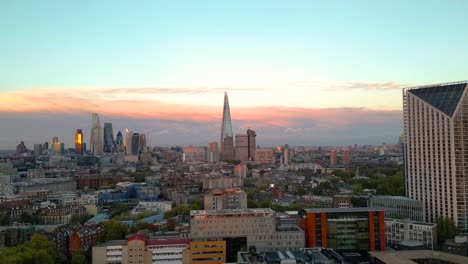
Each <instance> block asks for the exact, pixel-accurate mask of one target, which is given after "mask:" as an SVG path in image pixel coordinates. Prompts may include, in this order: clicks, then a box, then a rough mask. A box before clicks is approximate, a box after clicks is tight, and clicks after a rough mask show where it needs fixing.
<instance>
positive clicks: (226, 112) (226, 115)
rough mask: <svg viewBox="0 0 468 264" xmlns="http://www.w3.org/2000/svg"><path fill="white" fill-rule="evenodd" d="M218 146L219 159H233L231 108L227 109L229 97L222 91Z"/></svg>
mask: <svg viewBox="0 0 468 264" xmlns="http://www.w3.org/2000/svg"><path fill="white" fill-rule="evenodd" d="M220 146H221V147H220V153H221V160H234V158H235V155H234V151H235V150H234V135H233V133H232V123H231V110H230V109H229V99H228V95H227V93H224V105H223V120H222V123H221V144H220Z"/></svg>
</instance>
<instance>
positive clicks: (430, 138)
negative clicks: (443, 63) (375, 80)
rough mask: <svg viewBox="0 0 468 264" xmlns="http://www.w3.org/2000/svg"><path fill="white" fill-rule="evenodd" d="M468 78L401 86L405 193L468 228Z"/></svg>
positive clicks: (431, 215)
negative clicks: (461, 80)
mask: <svg viewBox="0 0 468 264" xmlns="http://www.w3.org/2000/svg"><path fill="white" fill-rule="evenodd" d="M467 84H468V82H467V81H465V82H457V83H446V84H436V85H427V86H421V87H412V88H405V89H403V113H404V142H403V143H404V144H403V146H404V160H405V181H406V195H407V196H408V197H409V198H412V199H416V200H419V201H422V202H423V206H424V209H425V215H424V217H425V219H424V220H425V221H427V222H432V223H434V222H436V221H437V217H439V216H448V217H450V218H451V219H452V220H453V221H454V222H455V224H456V225H457V226H458V227H459V228H460V229H461V230H462V231H464V232H467V231H468V95H467V91H468V89H467Z"/></svg>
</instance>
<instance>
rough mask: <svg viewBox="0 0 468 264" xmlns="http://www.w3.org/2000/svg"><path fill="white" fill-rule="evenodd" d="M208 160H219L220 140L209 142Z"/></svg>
mask: <svg viewBox="0 0 468 264" xmlns="http://www.w3.org/2000/svg"><path fill="white" fill-rule="evenodd" d="M208 162H219V149H218V142H210V143H208Z"/></svg>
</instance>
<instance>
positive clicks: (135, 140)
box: [131, 133, 140, 156]
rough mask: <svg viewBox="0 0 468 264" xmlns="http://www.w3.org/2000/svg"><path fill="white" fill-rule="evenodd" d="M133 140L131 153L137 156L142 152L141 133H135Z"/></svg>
mask: <svg viewBox="0 0 468 264" xmlns="http://www.w3.org/2000/svg"><path fill="white" fill-rule="evenodd" d="M131 142H132V143H131V146H132V149H131V154H132V155H135V156H137V155H138V154H140V134H138V133H133V134H132V140H131Z"/></svg>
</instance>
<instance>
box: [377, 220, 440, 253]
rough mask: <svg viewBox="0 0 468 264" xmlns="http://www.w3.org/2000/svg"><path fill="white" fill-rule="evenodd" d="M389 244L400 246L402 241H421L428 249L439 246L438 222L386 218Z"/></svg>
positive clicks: (386, 234)
mask: <svg viewBox="0 0 468 264" xmlns="http://www.w3.org/2000/svg"><path fill="white" fill-rule="evenodd" d="M385 237H386V241H387V245H388V246H391V247H393V248H398V247H399V243H400V242H402V241H409V240H411V241H419V242H422V243H423V244H424V246H425V248H427V249H431V250H434V249H436V248H437V224H431V223H422V222H412V221H410V220H409V219H405V220H401V219H389V218H387V219H385Z"/></svg>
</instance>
